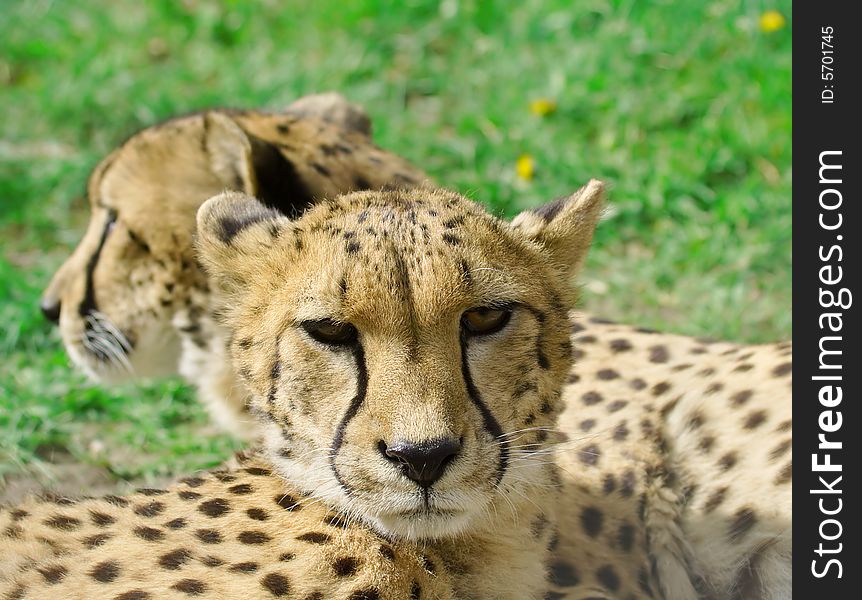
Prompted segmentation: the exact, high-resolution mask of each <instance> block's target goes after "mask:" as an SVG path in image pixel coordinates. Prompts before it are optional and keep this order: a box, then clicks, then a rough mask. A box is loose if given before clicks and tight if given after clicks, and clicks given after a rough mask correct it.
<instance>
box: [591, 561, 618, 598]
mask: <svg viewBox="0 0 862 600" xmlns="http://www.w3.org/2000/svg"><path fill="white" fill-rule="evenodd" d="M596 579H598V581H599V583H600V584H602V587H604V588H605V589H607V590H610V591H612V592H615V591H617V590H618V589H620V578H619V575H617V572H616V571H615V570H614V568H613V566H612V565H605V566H603V567H600V568H599V570H598V571H596Z"/></svg>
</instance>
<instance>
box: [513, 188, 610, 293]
mask: <svg viewBox="0 0 862 600" xmlns="http://www.w3.org/2000/svg"><path fill="white" fill-rule="evenodd" d="M604 203H605V184H604V183H602V182H601V181H599V180H597V179H591V180H590V181H589V182H588V183H587V184H586V185H585V186H584V187H582V188H581V189H579V190H578V191H577V192H575V193H574V194H572V195H571V196H568V197H566V198H560V199H558V200H554V201H553V202H549V203H548V204H545V205H544V206H541V207H539V208H537V209H535V210H528V211H524V212H522V213H521V214H519V215H518V216H517V217H515V218H514V219H513V220H512V227H513V228H514V229H516V230H518V231H520V232H522V233H523V234H524V235H526V236H527V237H528V238H529V239H531V240H533V241H535V242H537V243H539V244H541V245H542V246H543V247H544V248H545V249H546V250H547V251H548V252H549V253H550V254H551V258H552V260H553V261H554V263H555V265H556V266H557V268H558V269H559V270H560V271H561V272H562V273H563V274H564V275H566V276H572V275H574V274H575V273H577V272H578V271H579V270H580V268H581V265H582V264H583V262H584V258H585V257H586V255H587V250H589V248H590V243H591V242H592V241H593V232H594V231H595V229H596V224H597V223H598V222H599V218H600V217H601V215H602V211H603V208H604Z"/></svg>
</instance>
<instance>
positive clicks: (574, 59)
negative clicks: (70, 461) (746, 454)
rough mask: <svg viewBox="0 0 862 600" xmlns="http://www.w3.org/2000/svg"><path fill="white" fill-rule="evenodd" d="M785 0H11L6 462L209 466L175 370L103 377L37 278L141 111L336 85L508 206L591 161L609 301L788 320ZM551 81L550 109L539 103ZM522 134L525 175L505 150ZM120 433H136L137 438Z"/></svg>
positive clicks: (148, 119) (566, 188) (0, 77)
mask: <svg viewBox="0 0 862 600" xmlns="http://www.w3.org/2000/svg"><path fill="white" fill-rule="evenodd" d="M768 9H777V10H779V11H780V12H781V13H782V14H784V16H785V17H787V19H788V21H789V20H790V1H789V0H780V1H778V0H776V1H775V2H767V1H762V2H761V1H750V2H741V1H729V0H717V1H712V2H671V1H667V0H665V1H661V2H634V1H633V0H630V1H627V2H623V1H613V2H609V1H600V0H581V1H578V2H571V1H570V0H524V1H522V2H517V3H515V2H505V1H502V0H499V1H487V0H483V1H479V0H476V1H473V2H457V1H455V0H444V1H443V2H442V3H438V2H424V1H422V2H420V1H419V0H406V1H405V0H397V1H396V0H376V1H375V0H360V1H353V2H343V1H341V0H318V1H317V2H314V3H310V2H294V3H290V2H276V1H275V0H270V1H266V2H258V3H245V2H239V1H228V0H225V1H222V2H203V1H194V0H188V1H185V2H178V1H176V0H157V1H153V2H146V3H145V2H115V1H108V0H80V1H78V2H53V3H52V2H47V1H45V2H42V1H28V2H23V1H22V2H15V1H9V0H7V1H6V2H5V3H4V16H3V18H2V19H0V114H2V119H0V133H2V139H0V239H2V240H3V241H2V253H0V319H2V323H3V325H2V327H0V477H2V476H3V474H4V473H5V474H8V473H14V472H20V470H21V469H22V468H23V466H24V465H27V464H38V462H39V461H40V460H43V459H44V458H45V457H48V458H50V456H51V454H52V453H55V452H57V451H60V452H71V454H72V455H73V457H74V458H75V459H79V460H85V461H88V462H91V463H96V464H105V465H106V466H107V467H108V468H109V469H110V470H111V471H112V472H114V473H117V474H118V475H120V476H138V475H152V474H154V473H160V472H169V471H176V470H183V469H192V468H195V467H200V466H207V465H211V464H215V463H216V462H218V461H219V460H220V459H221V458H222V457H224V456H225V455H226V453H227V452H228V451H229V449H230V448H232V447H233V446H234V444H233V443H232V442H231V441H230V440H227V439H225V438H222V437H216V436H212V435H210V433H209V432H208V430H207V429H206V417H205V415H204V414H203V411H202V409H201V408H200V407H199V406H198V405H197V404H196V403H195V401H194V399H193V398H192V394H191V392H190V391H189V390H188V389H187V388H185V387H183V386H182V385H181V384H180V383H178V382H175V381H168V382H159V383H153V384H148V385H145V386H142V387H132V386H129V387H125V388H116V389H112V390H103V389H100V388H97V387H93V386H92V385H90V384H88V383H86V382H85V381H84V380H83V378H82V377H80V376H79V375H77V374H75V373H73V372H72V371H71V369H70V368H69V365H68V361H67V359H66V358H65V356H64V354H63V351H62V348H61V346H60V343H59V338H58V336H57V334H56V332H54V331H53V330H52V328H51V327H50V326H49V325H48V324H47V323H45V322H43V321H42V320H41V318H40V316H39V314H38V310H37V299H38V296H39V292H40V289H41V287H42V286H43V285H44V284H45V283H46V282H47V280H48V278H49V276H50V274H51V272H52V270H53V269H55V268H56V267H57V266H58V265H59V264H60V262H61V261H62V259H63V257H64V255H65V254H66V253H68V252H69V250H70V249H71V248H72V247H73V246H74V244H75V243H76V241H77V238H78V236H79V235H80V234H81V233H82V231H83V224H84V223H85V220H86V214H85V213H84V203H83V201H82V194H83V189H84V182H85V180H86V177H87V174H88V170H89V169H90V168H92V166H93V165H94V164H95V163H96V162H97V160H98V159H99V158H100V157H101V156H103V155H104V154H106V153H107V152H108V151H109V150H110V149H111V148H112V147H113V146H114V145H115V144H117V143H118V142H119V141H120V140H121V139H123V138H124V137H125V136H127V135H128V134H130V133H132V132H133V131H135V130H136V129H138V128H141V127H143V126H146V125H149V124H152V123H154V122H156V121H158V120H160V119H163V118H166V117H168V116H171V115H174V114H176V113H181V112H187V111H191V110H194V109H196V108H200V107H205V106H213V105H228V106H237V107H242V106H248V107H258V106H267V107H279V106H283V105H286V104H287V103H289V102H290V101H291V100H293V99H294V98H296V97H297V96H300V95H302V94H306V93H311V92H315V91H322V90H328V89H337V90H340V91H342V92H343V93H345V94H346V95H347V96H348V97H350V98H351V99H352V100H354V101H356V102H359V103H361V104H363V105H365V106H366V107H367V108H368V110H369V112H370V113H371V115H372V117H373V120H374V123H375V130H376V138H377V140H378V142H379V143H380V144H381V145H382V146H384V147H386V148H389V149H392V150H394V151H396V152H399V153H401V154H403V155H404V156H406V157H408V158H410V159H411V160H413V161H414V162H416V163H417V164H419V165H420V166H421V167H423V168H424V169H425V170H427V171H428V172H429V173H430V174H431V175H432V176H433V177H435V178H436V179H437V180H438V181H439V182H440V183H442V184H444V185H446V186H449V187H452V188H455V189H458V190H460V191H462V192H465V193H468V194H469V195H470V196H472V197H474V198H476V199H479V200H482V201H485V202H487V203H488V204H489V205H490V206H492V207H493V208H494V209H495V210H497V211H499V212H501V213H504V214H506V215H512V214H514V213H515V212H517V211H518V210H521V209H523V208H527V207H532V206H535V205H537V204H539V203H540V202H542V201H546V200H550V199H552V198H554V197H557V196H559V195H562V194H564V193H566V192H570V191H572V190H574V189H575V188H577V187H579V186H580V185H581V184H582V183H583V182H584V181H586V180H587V179H588V178H589V177H601V178H603V179H605V180H607V181H608V182H610V184H611V186H612V187H611V194H610V198H611V200H612V202H613V205H614V207H615V211H614V213H613V216H612V217H611V218H609V219H608V220H606V221H605V222H604V223H603V224H602V226H601V228H600V231H599V233H598V235H597V238H596V244H595V248H594V251H593V252H592V254H591V256H590V259H589V262H588V265H587V269H586V273H585V275H584V278H583V281H584V283H585V293H584V302H585V305H586V306H587V307H588V308H590V309H591V310H593V311H594V312H597V313H600V314H602V315H604V316H608V317H612V318H617V319H620V320H624V321H629V322H637V323H639V324H643V325H648V326H652V327H658V328H662V329H666V330H672V331H678V332H682V333H688V334H695V335H708V336H712V337H718V338H728V339H735V340H741V341H749V342H757V341H767V340H773V339H778V338H786V337H788V336H789V334H790V326H791V321H790V289H791V281H790V266H791V255H790V240H791V213H790V187H791V168H790V165H791V135H790V134H791V105H790V73H791V36H790V30H791V28H790V26H789V25H788V26H787V27H785V28H783V29H781V30H779V31H775V32H772V33H764V32H762V31H760V29H759V28H758V19H759V16H760V15H761V14H762V13H763V12H764V11H766V10H768ZM536 98H549V99H552V100H554V101H555V102H556V103H557V106H558V108H557V110H556V112H554V113H552V114H550V115H547V116H545V117H539V116H536V115H533V114H531V113H530V111H529V108H528V107H529V102H530V101H531V100H533V99H536ZM522 154H529V155H531V156H532V157H533V158H534V160H535V164H536V174H535V177H534V179H532V180H531V181H523V180H520V179H518V178H517V176H516V175H515V167H514V165H515V161H516V160H517V158H518V156H520V155H522ZM129 449H131V450H129Z"/></svg>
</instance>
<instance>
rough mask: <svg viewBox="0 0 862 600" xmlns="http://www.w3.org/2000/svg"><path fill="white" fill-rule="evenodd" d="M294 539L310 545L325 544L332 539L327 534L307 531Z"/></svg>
mask: <svg viewBox="0 0 862 600" xmlns="http://www.w3.org/2000/svg"><path fill="white" fill-rule="evenodd" d="M296 539H298V540H300V541H302V542H308V543H310V544H326V543H328V542H329V541H330V540H331V539H332V537H331V536H330V535H329V534H326V533H321V532H319V531H309V532H307V533H303V534H302V535H300V536H297V538H296Z"/></svg>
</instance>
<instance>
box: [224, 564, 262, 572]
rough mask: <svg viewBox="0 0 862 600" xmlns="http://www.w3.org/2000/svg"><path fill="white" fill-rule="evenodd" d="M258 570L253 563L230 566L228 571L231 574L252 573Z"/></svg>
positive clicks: (256, 565)
mask: <svg viewBox="0 0 862 600" xmlns="http://www.w3.org/2000/svg"><path fill="white" fill-rule="evenodd" d="M257 569H258V564H257V563H255V562H241V563H236V564H235V565H231V566H230V567H229V568H228V571H230V572H232V573H254V572H255V571H257Z"/></svg>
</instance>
